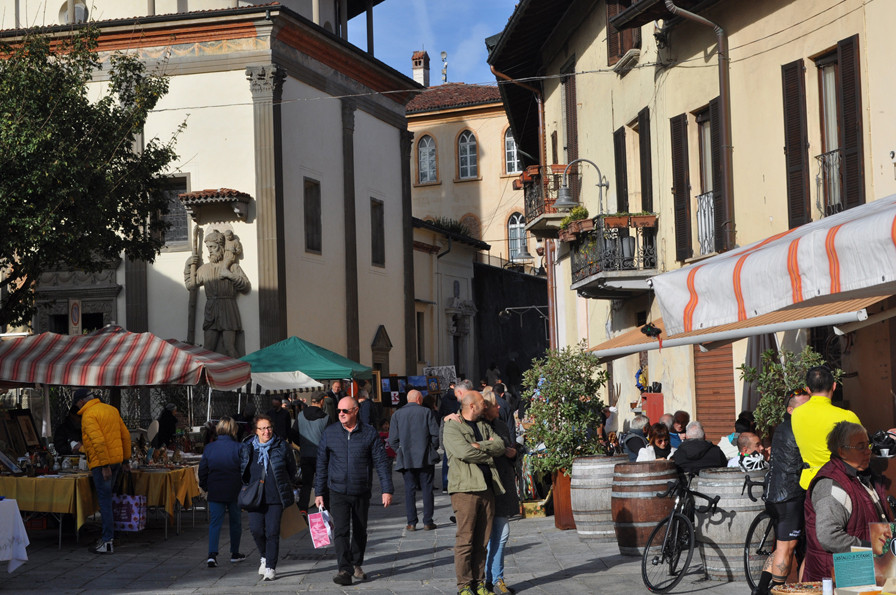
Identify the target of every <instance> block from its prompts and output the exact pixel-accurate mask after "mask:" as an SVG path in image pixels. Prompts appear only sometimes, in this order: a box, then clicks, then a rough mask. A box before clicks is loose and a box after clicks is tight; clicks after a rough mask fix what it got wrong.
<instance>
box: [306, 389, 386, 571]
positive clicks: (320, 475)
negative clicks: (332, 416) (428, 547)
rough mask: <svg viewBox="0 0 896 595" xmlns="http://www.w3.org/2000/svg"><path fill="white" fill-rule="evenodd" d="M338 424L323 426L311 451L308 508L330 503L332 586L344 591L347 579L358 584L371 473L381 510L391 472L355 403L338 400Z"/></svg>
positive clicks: (380, 445) (377, 437)
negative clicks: (333, 558) (335, 570)
mask: <svg viewBox="0 0 896 595" xmlns="http://www.w3.org/2000/svg"><path fill="white" fill-rule="evenodd" d="M337 411H338V414H339V423H338V424H332V425H330V426H327V429H326V430H324V433H323V434H322V435H321V439H320V444H318V445H317V477H316V478H315V481H314V492H315V494H316V496H315V498H314V504H315V505H316V506H317V507H318V508H320V507H321V506H323V505H324V496H325V495H326V494H329V497H330V515H331V516H332V518H333V542H334V545H335V546H336V559H337V561H338V563H339V572H338V573H337V574H336V576H334V577H333V582H334V583H336V584H337V585H350V584H352V578H353V577H354V578H356V579H358V580H364V579H366V578H367V575H366V574H364V571H363V570H362V569H361V564H363V563H364V550H365V549H366V547H367V513H368V511H369V509H370V490H371V473H370V469H371V467H374V468H376V472H377V475H379V478H380V488H382V491H383V506H384V507H385V506H389V505H390V504H391V503H392V493H393V492H394V488H393V486H392V467H391V466H390V465H389V458H388V457H387V456H386V448H385V447H384V446H383V441H382V439H381V438H380V435H379V433H378V432H377V431H376V430H375V429H374V428H373V426H369V425H367V424H362V423H360V422H359V421H358V402H357V401H355V400H354V399H353V398H351V397H344V398H343V399H342V400H341V401H339V406H338V408H337Z"/></svg>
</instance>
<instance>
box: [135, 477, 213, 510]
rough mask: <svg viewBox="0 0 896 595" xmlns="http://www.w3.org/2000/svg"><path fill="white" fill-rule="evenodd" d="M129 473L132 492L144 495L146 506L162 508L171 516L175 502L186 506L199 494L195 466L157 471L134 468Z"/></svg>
mask: <svg viewBox="0 0 896 595" xmlns="http://www.w3.org/2000/svg"><path fill="white" fill-rule="evenodd" d="M131 475H132V477H133V479H134V493H135V494H137V495H142V496H146V505H147V506H156V507H159V508H164V509H165V511H166V512H167V513H168V515H169V516H171V517H173V516H174V503H175V502H180V504H181V506H188V505H190V504H192V502H193V498H194V497H196V496H198V495H199V479H198V477H197V475H196V467H195V466H190V467H182V468H180V469H165V470H159V471H147V470H145V469H134V470H132V471H131Z"/></svg>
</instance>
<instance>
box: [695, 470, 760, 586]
mask: <svg viewBox="0 0 896 595" xmlns="http://www.w3.org/2000/svg"><path fill="white" fill-rule="evenodd" d="M765 473H766V471H765V470H762V471H750V472H749V474H750V477H751V478H752V480H753V481H759V482H761V481H762V479H763V478H764V477H765ZM746 475H747V473H746V472H744V471H741V470H740V469H733V468H732V469H726V468H721V469H704V470H703V471H701V472H700V475H699V476H698V477H697V479H696V480H695V481H694V482H693V484H692V487H693V488H694V489H695V490H696V491H698V492H700V493H703V494H706V495H707V496H716V495H718V496H721V499H720V500H719V504H718V507H717V510H716V512H715V513H714V514H712V515H709V514H699V513H698V514H697V515H696V516H697V519H696V523H695V529H696V533H697V536H696V540H697V545H698V547H699V549H700V553H701V555H702V556H703V563H704V569H705V571H706V576H707V577H708V578H710V579H712V580H720V581H735V580H737V581H742V580H746V576H745V575H744V541H745V540H746V539H747V531H748V530H749V529H750V523H752V522H753V519H755V518H756V515H757V514H759V513H760V512H762V511H763V510H765V503H764V502H763V501H762V498H758V499H757V501H756V502H753V501H752V500H750V498H749V497H748V496H747V495H746V494H743V495H741V493H740V492H741V489H742V488H743V485H744V477H745V476H746ZM754 492H756V490H754ZM705 503H706V502H705V501H704V500H702V499H700V498H698V499H697V506H701V505H703V504H705Z"/></svg>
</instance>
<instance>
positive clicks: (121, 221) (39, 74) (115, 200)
mask: <svg viewBox="0 0 896 595" xmlns="http://www.w3.org/2000/svg"><path fill="white" fill-rule="evenodd" d="M97 40H98V32H97V31H96V30H94V29H90V28H86V29H82V30H79V31H76V32H73V33H72V34H71V35H70V36H68V37H66V38H64V39H60V38H55V39H51V37H49V36H48V35H43V34H41V33H39V32H36V31H33V32H29V33H28V34H27V35H26V36H25V37H24V38H23V39H21V40H18V41H16V42H15V43H13V44H9V43H2V44H0V221H3V222H4V225H5V226H6V230H7V232H6V233H3V234H0V269H2V270H3V272H4V275H3V277H2V281H0V289H2V290H3V293H2V298H0V324H23V323H24V324H27V322H28V321H29V320H30V317H31V316H32V314H33V312H34V289H35V283H36V282H37V280H38V278H39V276H40V274H41V273H42V272H44V271H46V270H48V269H51V268H56V267H63V268H67V269H73V270H85V271H97V270H100V269H102V268H104V267H105V266H108V264H107V263H108V262H109V261H112V260H114V259H117V258H119V257H121V255H122V254H124V255H126V256H127V257H128V258H130V259H133V260H137V259H142V260H146V261H149V262H152V261H153V259H154V258H155V256H156V255H157V254H158V252H159V250H160V249H161V247H162V245H163V243H164V239H163V234H164V231H165V230H166V228H167V223H166V222H164V221H163V219H162V215H164V214H167V212H168V205H167V200H166V197H165V195H164V194H163V192H162V178H161V174H163V173H164V172H165V171H166V170H167V168H168V167H169V164H170V163H171V162H172V161H173V160H174V159H175V158H176V155H175V153H174V149H173V141H174V136H172V138H171V139H170V140H168V141H167V142H162V141H159V140H158V139H155V138H154V139H151V140H147V141H145V143H144V144H143V146H142V147H140V146H139V145H138V144H137V140H138V138H139V135H140V134H141V132H142V130H143V125H144V123H145V122H146V118H147V115H148V114H149V112H150V111H151V110H152V109H153V108H154V107H155V106H156V104H157V102H158V101H159V99H160V98H161V97H162V96H163V95H165V93H167V91H168V80H167V79H166V78H165V77H163V76H159V75H155V74H150V73H147V71H146V68H145V67H144V65H143V63H141V62H140V61H139V60H137V59H136V58H135V57H133V56H126V55H124V54H120V53H117V54H114V55H111V56H109V57H108V61H107V62H106V63H105V64H101V60H100V58H101V57H100V56H99V55H98V53H97V51H96V48H97ZM103 69H105V71H106V73H105V74H106V76H107V77H108V82H107V83H106V84H105V85H103V86H101V85H100V84H99V83H97V84H94V85H91V86H90V88H89V89H88V83H89V82H90V81H91V80H92V78H93V76H94V74H95V73H96V72H99V71H102V70H103ZM101 90H102V91H103V93H102V94H101V93H100V91H101ZM92 98H93V99H92ZM182 127H183V126H181V128H182Z"/></svg>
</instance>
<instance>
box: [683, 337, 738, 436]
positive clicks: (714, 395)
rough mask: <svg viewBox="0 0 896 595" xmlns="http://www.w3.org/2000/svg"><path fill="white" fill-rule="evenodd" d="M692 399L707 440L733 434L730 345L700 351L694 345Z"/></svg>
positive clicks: (732, 386) (696, 416) (694, 416)
mask: <svg viewBox="0 0 896 595" xmlns="http://www.w3.org/2000/svg"><path fill="white" fill-rule="evenodd" d="M694 399H695V401H696V403H695V406H696V415H692V416H691V419H696V420H697V421H699V422H700V423H702V424H703V431H704V432H706V439H707V440H709V441H710V442H713V443H716V442H718V441H719V437H720V436H727V435H728V434H730V433H731V432H733V431H734V420H735V419H737V412H736V411H735V407H734V358H733V356H732V352H731V345H725V346H724V347H718V348H716V349H713V350H711V351H706V352H703V351H700V347H699V346H697V345H694Z"/></svg>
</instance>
